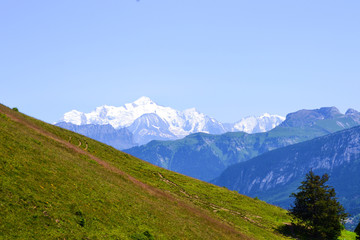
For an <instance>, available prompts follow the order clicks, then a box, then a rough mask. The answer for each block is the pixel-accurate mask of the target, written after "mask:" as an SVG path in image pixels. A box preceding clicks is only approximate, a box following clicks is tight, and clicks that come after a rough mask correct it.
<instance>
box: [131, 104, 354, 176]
mask: <svg viewBox="0 0 360 240" xmlns="http://www.w3.org/2000/svg"><path fill="white" fill-rule="evenodd" d="M359 116H360V114H359V113H358V112H356V111H352V112H351V114H350V113H348V112H347V113H346V114H341V113H340V112H339V111H338V110H337V109H336V108H335V107H330V108H320V109H315V110H300V111H298V112H295V113H290V114H288V116H287V118H286V120H285V121H284V122H283V123H281V124H280V125H279V126H278V127H276V128H274V129H273V130H271V131H269V132H266V133H257V134H246V133H243V132H238V133H226V134H222V135H209V134H204V133H197V134H193V135H190V136H187V137H185V138H184V139H180V140H176V141H171V142H170V141H168V142H160V141H153V142H150V143H148V144H147V145H144V146H139V147H134V148H131V149H127V150H125V152H127V153H130V154H131V155H134V156H136V157H138V158H141V159H143V160H145V161H148V162H150V163H153V164H155V165H158V166H161V167H164V168H167V169H170V170H173V171H176V172H179V173H182V174H185V175H188V176H191V177H195V178H198V179H201V180H205V181H210V180H212V179H214V178H216V177H218V176H219V175H220V174H221V172H222V171H224V170H225V169H226V167H228V166H230V165H232V164H235V163H239V162H244V161H246V160H249V159H251V158H253V157H255V156H258V155H260V154H262V153H265V152H267V151H270V150H273V149H277V148H280V147H284V146H288V145H291V144H294V143H299V142H302V141H306V140H310V139H313V138H315V137H318V136H324V135H326V134H329V133H333V132H336V131H339V130H343V129H345V128H349V127H352V126H356V125H359V124H360V121H359V118H358V117H359Z"/></svg>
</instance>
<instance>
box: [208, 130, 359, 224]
mask: <svg viewBox="0 0 360 240" xmlns="http://www.w3.org/2000/svg"><path fill="white" fill-rule="evenodd" d="M310 170H313V171H314V172H315V173H316V174H319V175H322V174H324V173H328V174H329V176H330V180H329V184H330V185H332V186H334V187H335V189H336V192H337V197H338V198H339V200H340V202H341V203H342V204H343V205H344V207H345V208H346V210H347V211H348V212H349V213H350V214H351V215H352V216H353V217H354V216H357V218H360V174H359V173H360V126H356V127H353V128H349V129H345V130H342V131H339V132H336V133H332V134H328V135H326V136H322V137H319V138H315V139H313V140H309V141H305V142H302V143H298V144H294V145H291V146H287V147H283V148H279V149H276V150H274V151H270V152H267V153H264V154H262V155H260V156H257V157H255V158H253V159H250V160H249V161H246V162H243V163H238V164H235V165H232V166H230V167H228V168H227V169H226V170H225V171H224V172H223V173H222V174H221V175H220V177H218V178H217V179H215V180H214V181H212V182H213V183H214V184H216V185H219V186H224V187H227V188H229V189H231V190H236V191H238V192H239V193H241V194H245V195H248V196H251V197H255V196H257V197H259V198H260V199H262V200H265V201H266V202H268V203H272V204H276V205H279V206H281V207H284V208H288V207H289V205H290V203H291V201H292V199H290V198H289V195H290V193H292V192H295V191H296V188H297V187H298V186H299V185H300V182H301V181H302V180H303V179H304V176H305V174H306V173H307V172H309V171H310ZM357 222H358V221H354V222H353V223H351V222H349V223H348V226H352V227H354V226H356V225H354V224H357Z"/></svg>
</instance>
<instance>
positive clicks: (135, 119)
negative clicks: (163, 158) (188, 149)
mask: <svg viewBox="0 0 360 240" xmlns="http://www.w3.org/2000/svg"><path fill="white" fill-rule="evenodd" d="M284 119H285V118H284V117H281V116H278V115H270V114H268V113H266V114H264V115H262V116H260V117H253V116H252V117H247V118H243V119H241V120H240V121H238V122H236V123H232V124H224V123H221V122H219V121H217V120H216V119H214V118H212V117H209V116H207V115H205V114H203V113H200V112H198V111H197V110H196V109H195V108H191V109H186V110H184V111H178V110H175V109H172V108H170V107H164V106H160V105H157V104H156V103H155V102H153V101H152V100H151V99H150V98H148V97H141V98H139V99H138V100H136V101H135V102H133V103H127V104H125V105H124V106H121V107H114V106H106V105H104V106H101V107H97V108H96V109H95V110H94V111H92V112H90V113H83V112H79V111H77V110H72V111H70V112H67V113H65V114H64V116H63V117H62V119H61V120H60V121H59V122H58V123H56V125H57V126H62V127H65V128H67V129H69V130H73V131H77V130H78V129H79V128H78V127H76V126H83V127H82V128H81V129H82V131H83V132H82V133H84V132H85V133H87V134H85V135H86V136H89V137H92V136H93V135H98V133H96V134H94V133H92V132H91V129H93V127H90V129H88V130H84V129H85V128H87V126H91V125H97V126H98V129H97V132H98V131H100V128H101V126H106V127H105V128H106V129H105V130H104V132H103V134H102V138H103V140H100V139H98V138H97V140H99V141H104V139H105V141H104V142H105V143H108V144H109V143H115V142H117V143H118V144H115V145H114V144H111V145H112V146H114V147H116V148H118V149H124V148H123V146H137V145H142V144H146V143H148V142H150V141H152V140H176V139H180V138H183V137H185V136H187V135H189V134H192V133H198V132H203V133H209V134H223V133H226V132H237V131H244V132H247V133H255V132H265V131H269V130H271V129H273V128H274V127H276V126H277V125H279V124H280V123H281V122H282V121H283V120H284ZM64 123H66V124H64ZM72 125H74V126H72ZM108 125H111V126H112V127H113V128H114V130H113V131H116V130H118V129H121V128H123V129H127V130H128V131H129V132H130V133H131V134H132V140H131V141H129V142H121V143H120V142H119V141H117V140H116V139H114V138H113V137H114V135H112V134H111V135H109V136H108V137H106V135H107V134H108ZM124 133H125V136H124V137H120V138H121V139H124V141H125V139H129V138H128V133H127V132H124Z"/></svg>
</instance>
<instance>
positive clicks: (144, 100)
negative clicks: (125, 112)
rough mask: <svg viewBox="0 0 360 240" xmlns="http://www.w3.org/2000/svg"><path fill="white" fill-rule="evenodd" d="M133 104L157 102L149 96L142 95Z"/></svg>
mask: <svg viewBox="0 0 360 240" xmlns="http://www.w3.org/2000/svg"><path fill="white" fill-rule="evenodd" d="M133 104H136V105H147V104H155V103H154V102H153V101H152V100H151V99H150V98H149V97H145V96H142V97H141V98H139V99H138V100H136V101H135V102H133Z"/></svg>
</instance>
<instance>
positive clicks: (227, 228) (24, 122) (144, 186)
mask: <svg viewBox="0 0 360 240" xmlns="http://www.w3.org/2000/svg"><path fill="white" fill-rule="evenodd" d="M3 108H4V107H3V106H1V107H0V112H2V113H4V114H6V116H7V117H9V118H11V119H12V120H13V121H15V122H18V123H20V124H22V125H25V126H27V127H29V128H31V129H33V130H35V131H36V132H38V133H40V134H41V135H44V136H46V137H48V138H50V139H52V140H54V141H56V142H58V143H61V144H62V145H64V146H66V147H67V148H70V149H72V150H73V151H74V152H77V153H80V154H83V155H86V156H88V157H89V158H90V159H92V160H94V161H96V162H97V163H98V164H99V165H101V166H103V167H104V168H106V169H107V170H109V171H111V172H113V173H117V174H119V175H121V176H125V177H126V178H128V179H129V180H130V181H131V182H133V183H134V184H135V185H137V186H139V187H141V188H142V189H144V190H146V191H147V192H148V193H150V194H151V195H154V196H157V197H162V198H165V199H167V200H170V201H172V202H176V203H177V204H178V205H179V206H181V207H183V208H185V209H187V210H188V211H189V212H191V213H193V214H195V215H196V216H198V217H200V218H203V219H205V220H206V221H208V222H209V223H211V224H212V225H215V226H218V227H219V228H221V229H223V230H225V231H227V232H229V233H232V234H237V235H239V236H241V239H251V238H249V237H247V236H244V235H243V234H242V233H240V232H238V231H237V230H236V229H235V228H233V227H231V226H230V225H228V224H226V223H225V222H223V221H221V220H219V219H216V218H213V217H211V216H209V215H208V214H207V213H206V212H205V211H204V210H202V209H198V208H196V207H194V206H191V205H189V203H186V202H185V201H183V200H181V199H178V198H175V197H174V196H173V195H171V194H170V193H167V192H164V191H162V190H160V189H158V188H155V187H153V186H150V185H148V184H145V183H143V182H141V181H139V180H138V179H136V178H134V177H132V176H131V175H129V174H127V173H125V172H123V171H121V170H120V169H118V168H116V167H114V166H112V165H111V164H109V163H108V162H106V161H104V160H102V159H100V158H98V157H96V156H94V155H92V154H90V153H89V152H88V151H86V150H83V149H81V148H79V147H78V146H75V145H73V144H71V143H70V140H71V137H70V138H69V142H68V141H65V140H63V139H61V138H59V137H58V136H56V135H54V134H52V133H51V132H48V131H46V130H44V129H43V128H40V127H39V126H37V125H35V124H33V123H31V122H29V121H28V120H26V119H24V118H23V117H22V116H21V114H19V113H17V112H13V111H11V110H8V111H4V109H3ZM6 110H7V109H6ZM79 142H80V141H79ZM80 143H81V142H80ZM80 146H81V144H80ZM87 147H88V146H87V145H86V149H87ZM170 182H171V181H170V180H168V183H170ZM171 183H172V184H175V183H173V182H171ZM175 185H176V186H178V185H177V184H175ZM184 194H185V195H188V196H190V195H189V194H187V193H186V192H185V191H184Z"/></svg>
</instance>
